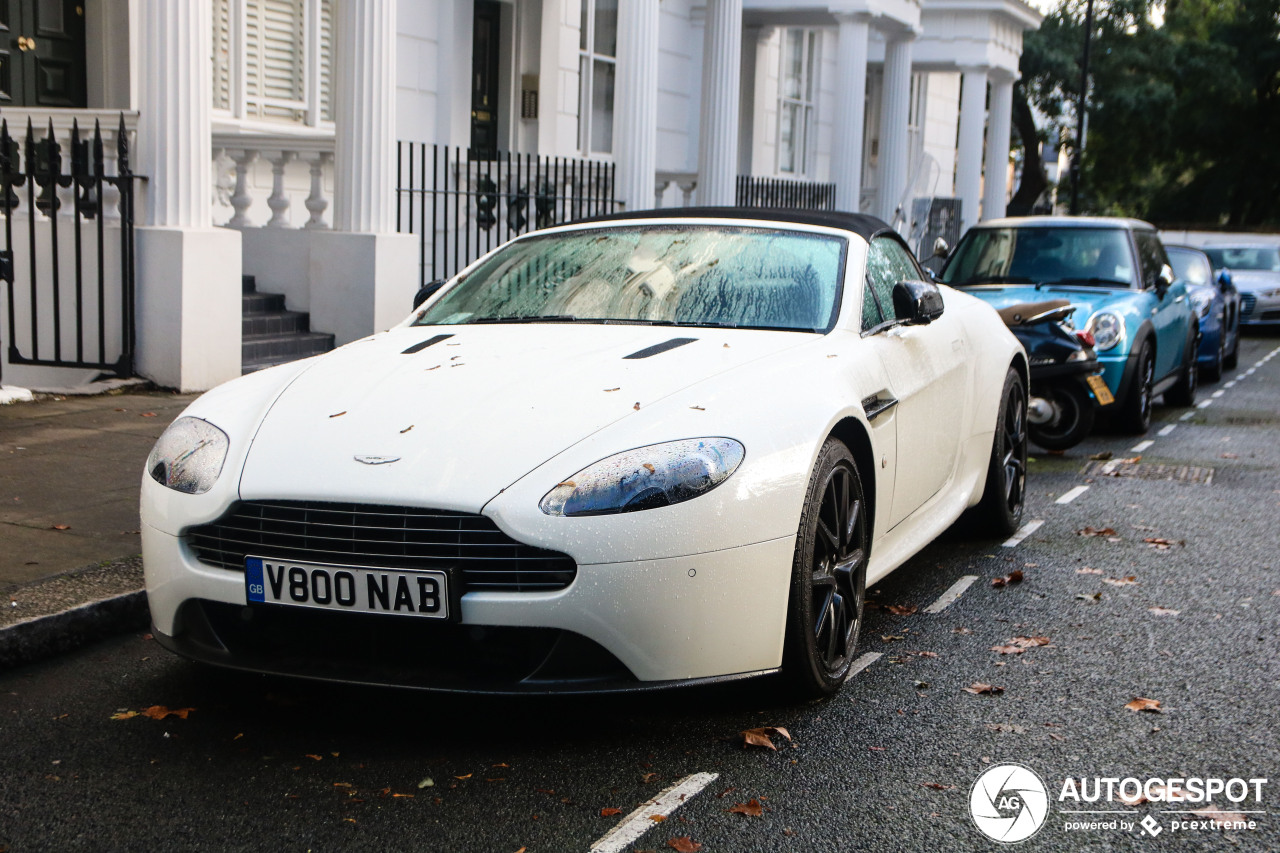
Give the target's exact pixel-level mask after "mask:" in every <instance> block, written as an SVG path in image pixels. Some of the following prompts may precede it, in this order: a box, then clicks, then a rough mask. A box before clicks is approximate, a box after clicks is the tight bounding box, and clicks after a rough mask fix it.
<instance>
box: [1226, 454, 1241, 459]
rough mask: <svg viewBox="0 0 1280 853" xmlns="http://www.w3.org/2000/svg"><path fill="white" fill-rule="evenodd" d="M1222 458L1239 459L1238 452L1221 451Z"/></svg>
mask: <svg viewBox="0 0 1280 853" xmlns="http://www.w3.org/2000/svg"><path fill="white" fill-rule="evenodd" d="M1222 458H1223V459H1239V458H1240V454H1239V453H1223V454H1222Z"/></svg>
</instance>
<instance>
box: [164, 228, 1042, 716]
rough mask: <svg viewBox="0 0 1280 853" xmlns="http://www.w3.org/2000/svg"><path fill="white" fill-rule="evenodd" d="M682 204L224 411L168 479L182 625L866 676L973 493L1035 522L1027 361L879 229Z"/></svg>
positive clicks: (516, 663)
mask: <svg viewBox="0 0 1280 853" xmlns="http://www.w3.org/2000/svg"><path fill="white" fill-rule="evenodd" d="M661 214H668V212H667V211H656V212H654V214H653V215H648V214H644V213H638V214H631V215H630V216H629V217H627V218H622V217H613V218H609V219H606V220H604V221H594V222H590V223H585V224H576V225H570V226H563V227H558V228H552V229H547V230H544V231H538V232H535V233H533V234H529V235H526V236H523V237H520V238H518V239H516V240H514V241H512V242H510V243H508V244H506V245H505V246H504V247H502V248H499V249H497V250H496V251H494V252H493V253H491V254H489V255H487V256H485V257H484V258H482V259H480V260H479V261H478V262H476V263H475V264H472V265H471V266H470V267H468V268H467V269H466V270H464V271H463V272H462V273H461V274H459V275H458V276H456V277H455V278H454V279H452V280H451V281H450V282H448V283H447V284H446V285H445V286H444V287H443V288H441V289H440V290H439V292H437V293H436V294H434V295H433V296H431V298H430V299H428V300H427V301H426V302H425V303H424V304H423V305H422V306H421V307H420V308H418V309H417V310H415V311H414V312H413V314H412V315H410V316H409V317H408V318H407V319H406V320H405V321H404V322H402V323H401V324H400V325H398V326H396V327H395V328H393V329H391V330H389V331H386V332H382V333H380V334H376V335H373V336H371V337H368V338H365V339H363V340H359V341H356V342H354V343H351V344H348V345H347V346H344V347H341V348H339V349H337V350H335V351H333V352H331V353H327V354H324V355H321V356H317V357H314V358H311V359H307V360H304V361H299V362H294V363H291V364H287V365H282V366H279V367H275V368H271V369H269V370H264V371H261V372H260V373H254V374H251V375H248V376H245V377H243V378H241V379H237V380H235V381H232V382H229V383H227V384H225V385H222V386H220V387H218V388H216V389H214V390H213V391H210V392H209V393H207V394H205V395H204V396H202V397H200V398H199V399H197V400H196V401H195V402H194V403H192V404H191V406H190V407H189V408H188V409H187V410H186V412H185V413H184V414H183V415H182V416H181V417H179V418H178V419H177V420H175V421H174V422H173V424H171V425H170V426H169V428H168V429H167V430H166V431H165V433H164V434H163V435H162V436H161V438H160V439H159V441H158V442H157V443H156V445H155V448H154V450H153V451H152V453H151V456H150V458H149V459H148V461H147V473H146V474H145V475H144V477H143V488H142V520H143V524H142V541H143V555H144V560H145V566H146V579H147V594H148V597H149V601H150V605H151V613H152V617H153V620H154V625H155V636H156V638H157V639H158V640H159V641H160V642H161V643H162V644H163V645H165V646H166V647H168V648H170V649H172V650H173V651H176V652H178V653H180V654H183V655H186V656H188V657H191V658H195V659H198V660H202V661H207V662H210V663H214V664H221V665H224V666H228V667H236V668H240V669H247V670H256V671H262V672H273V673H283V674H289V675H297V676H308V677H313V678H322V679H337V680H344V681H354V682H364V683H385V684H398V685H410V686H414V687H421V688H429V689H430V688H434V689H447V690H485V691H497V692H542V691H555V690H562V691H582V690H596V689H610V688H621V689H640V688H646V687H648V688H653V687H665V686H670V685H672V684H676V683H683V682H692V681H714V680H724V679H735V678H742V677H746V676H752V675H760V674H765V673H771V672H774V671H777V670H779V669H781V670H782V671H783V672H784V673H785V674H786V675H787V676H789V677H790V678H791V679H792V682H793V683H794V685H796V687H797V688H798V690H799V691H800V692H802V693H804V694H806V695H822V694H829V693H832V692H834V691H835V690H837V689H838V688H839V687H840V684H841V682H842V681H843V680H844V679H845V677H846V675H847V674H848V672H849V669H850V667H851V665H852V662H853V660H854V649H855V643H856V640H857V634H858V629H859V626H860V624H861V622H862V616H863V601H864V595H865V590H866V587H867V585H868V584H872V583H875V582H877V581H878V580H880V579H881V578H882V577H884V576H885V575H887V574H888V573H889V572H890V571H892V570H894V569H895V568H897V567H899V566H901V565H902V564H903V563H904V562H905V561H906V560H907V559H908V558H909V557H911V556H912V555H913V554H915V553H916V552H917V551H919V550H920V549H921V548H923V547H924V546H925V545H927V544H928V543H929V542H930V541H931V540H933V539H934V537H936V536H937V535H938V534H940V533H941V532H942V531H943V530H945V529H946V528H947V527H948V526H950V525H951V524H952V523H953V522H955V521H956V519H957V518H959V517H960V516H961V514H962V513H964V512H965V511H966V510H971V512H972V514H971V516H970V519H971V521H972V522H973V523H975V524H983V525H987V526H989V528H990V529H991V530H992V531H994V532H997V533H999V534H1001V535H1005V534H1007V533H1008V532H1010V531H1012V530H1014V529H1016V527H1017V525H1018V524H1019V523H1020V519H1021V516H1022V508H1023V496H1024V490H1025V477H1026V452H1027V451H1026V440H1027V431H1026V400H1027V364H1026V362H1025V357H1024V354H1023V352H1022V349H1021V347H1020V346H1018V343H1017V341H1016V340H1015V339H1014V338H1013V336H1012V335H1011V334H1010V333H1009V332H1008V330H1007V329H1006V328H1005V327H1004V324H1003V323H1001V321H1000V318H999V317H998V316H997V315H996V313H995V312H993V311H991V310H990V309H988V308H987V306H985V305H984V304H982V303H981V302H980V301H979V300H977V299H974V298H972V297H970V296H968V295H966V294H963V293H959V292H957V291H954V290H951V289H950V288H945V287H939V286H938V285H936V284H934V283H932V282H926V281H925V280H924V279H925V276H924V274H923V272H922V271H921V270H920V268H919V266H918V265H917V263H916V261H915V259H914V258H913V257H912V255H911V252H910V250H909V249H908V248H907V246H906V244H905V243H903V241H902V240H901V238H900V237H899V236H898V235H897V234H896V233H894V232H893V231H892V230H890V229H889V228H888V227H887V226H886V225H885V224H884V223H882V222H880V221H879V220H877V219H873V218H871V217H867V216H859V215H852V214H800V213H797V214H795V215H790V214H773V215H766V214H764V213H762V212H759V211H754V212H753V211H749V210H732V209H727V208H710V209H703V210H692V209H691V210H684V211H681V212H680V213H679V214H677V215H669V214H668V215H661ZM944 415H945V416H944ZM920 568H922V569H923V568H924V567H923V566H920Z"/></svg>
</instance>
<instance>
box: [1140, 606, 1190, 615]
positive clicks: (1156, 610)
mask: <svg viewBox="0 0 1280 853" xmlns="http://www.w3.org/2000/svg"><path fill="white" fill-rule="evenodd" d="M1147 610H1148V611H1149V612H1150V613H1153V614H1155V615H1156V616H1177V615H1178V614H1179V613H1181V612H1182V611H1181V610H1174V609H1173V608H1171V607H1148V608H1147Z"/></svg>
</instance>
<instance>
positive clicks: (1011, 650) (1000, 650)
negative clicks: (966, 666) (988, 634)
mask: <svg viewBox="0 0 1280 853" xmlns="http://www.w3.org/2000/svg"><path fill="white" fill-rule="evenodd" d="M991 651H993V652H996V653H997V654H1002V655H1020V654H1022V653H1023V652H1025V651H1026V649H1024V648H1023V647H1022V646H992V647H991Z"/></svg>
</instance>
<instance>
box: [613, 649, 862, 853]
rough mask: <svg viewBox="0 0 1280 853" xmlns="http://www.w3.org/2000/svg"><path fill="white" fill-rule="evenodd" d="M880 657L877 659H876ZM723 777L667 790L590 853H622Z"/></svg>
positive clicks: (696, 778) (701, 777) (701, 776)
mask: <svg viewBox="0 0 1280 853" xmlns="http://www.w3.org/2000/svg"><path fill="white" fill-rule="evenodd" d="M877 657H878V656H877ZM719 777H720V774H719V773H694V774H693V775H692V776H686V777H684V778H683V779H681V780H680V781H679V782H677V783H675V784H674V785H672V786H671V787H670V788H667V789H666V790H664V791H663V792H662V793H660V794H658V796H656V797H654V798H653V799H652V800H649V801H648V802H646V803H644V805H642V806H640V807H639V808H638V809H636V810H635V811H633V812H632V813H631V814H629V815H627V816H626V817H625V818H623V819H622V823H620V824H618V825H617V826H615V827H614V828H613V829H611V830H610V831H609V833H608V834H607V835H605V836H604V837H603V838H601V839H600V840H599V841H597V842H596V843H595V844H592V845H591V853H620V851H622V850H625V849H626V848H627V847H628V846H630V845H631V842H633V841H635V840H636V839H637V838H639V837H640V836H642V835H644V834H645V833H646V832H647V831H649V830H650V829H653V827H655V826H657V825H658V821H655V820H653V816H654V815H662V817H663V818H667V817H670V815H671V813H672V812H674V811H675V810H676V809H678V808H680V807H681V806H682V805H684V804H685V803H686V802H688V801H689V800H690V799H692V798H693V797H694V795H696V794H697V793H698V792H699V791H701V790H702V789H703V788H705V787H707V786H708V785H710V784H711V783H712V782H714V781H715V780H716V779H718V778H719Z"/></svg>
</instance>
